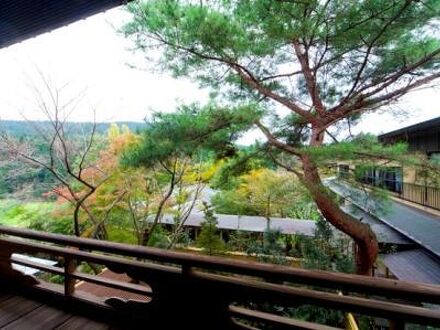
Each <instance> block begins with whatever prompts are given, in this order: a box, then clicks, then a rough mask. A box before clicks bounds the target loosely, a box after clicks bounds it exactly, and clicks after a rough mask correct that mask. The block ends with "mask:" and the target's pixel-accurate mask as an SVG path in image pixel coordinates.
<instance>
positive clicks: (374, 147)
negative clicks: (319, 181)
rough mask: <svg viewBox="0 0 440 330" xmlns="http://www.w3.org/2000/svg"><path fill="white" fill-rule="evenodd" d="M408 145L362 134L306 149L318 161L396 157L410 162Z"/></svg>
mask: <svg viewBox="0 0 440 330" xmlns="http://www.w3.org/2000/svg"><path fill="white" fill-rule="evenodd" d="M407 148H408V146H407V145H406V144H404V143H397V144H393V145H386V146H384V145H383V144H381V143H379V141H378V139H377V136H375V135H371V134H360V135H358V136H355V137H354V138H353V139H351V140H348V141H341V142H339V143H332V144H328V145H324V146H320V147H308V148H306V149H305V151H306V152H307V153H308V154H309V155H310V156H311V157H312V158H313V159H314V160H315V161H316V162H317V163H324V162H328V161H337V160H360V159H363V160H364V161H366V162H373V161H375V160H377V159H381V158H382V159H395V160H399V161H400V160H404V161H405V162H407V163H408V162H409V161H411V160H414V157H412V158H409V156H408V154H407Z"/></svg>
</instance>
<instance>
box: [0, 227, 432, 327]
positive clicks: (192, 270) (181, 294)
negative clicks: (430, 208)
mask: <svg viewBox="0 0 440 330" xmlns="http://www.w3.org/2000/svg"><path fill="white" fill-rule="evenodd" d="M0 234H2V236H0V285H1V286H8V287H9V288H14V290H15V289H16V290H20V291H26V292H32V293H33V294H34V295H36V296H39V297H40V298H41V299H46V300H48V301H49V300H54V299H56V301H59V303H60V304H63V303H66V304H67V303H68V304H70V305H72V304H74V305H75V304H78V306H79V305H81V306H85V305H86V306H92V305H93V306H94V308H98V307H99V308H103V309H106V310H109V311H111V312H112V313H113V312H115V313H116V312H118V313H124V315H126V314H127V313H128V314H129V313H133V314H136V315H137V316H138V317H139V316H141V317H142V318H143V319H145V320H147V321H148V322H150V323H149V324H160V325H161V328H162V329H174V328H177V326H178V328H179V329H189V328H192V329H255V328H267V327H268V326H272V328H277V329H279V328H283V329H285V328H286V329H287V328H289V329H290V328H291V329H298V328H299V329H326V328H325V327H324V326H323V325H318V324H314V323H310V322H304V321H299V320H295V319H292V318H288V317H285V316H280V315H275V314H272V313H269V312H268V310H262V309H261V306H286V307H294V308H295V307H298V306H301V305H304V304H307V305H312V306H317V307H324V308H327V309H333V310H339V311H342V312H347V313H354V314H355V315H369V316H373V317H380V318H385V319H389V320H399V324H404V323H405V322H406V323H418V324H425V325H437V326H438V325H439V324H440V310H439V309H435V308H432V306H433V305H436V304H440V286H435V285H428V284H422V283H410V282H404V281H395V280H389V279H378V278H370V277H364V276H357V275H349V274H341V273H332V272H323V271H311V270H304V269H298V268H291V267H285V266H277V265H270V264H261V263H250V262H244V261H238V260H229V259H224V258H218V257H208V256H200V255H193V254H187V253H180V252H173V251H166V250H160V249H154V248H145V247H139V246H132V245H126V244H117V243H111V242H106V241H98V240H92V239H84V238H76V237H71V236H63V235H56V234H48V233H42V232H37V231H32V230H24V229H17V228H10V227H4V226H0ZM13 253H20V254H28V255H38V256H45V257H50V258H52V259H54V260H60V261H61V264H62V265H64V266H62V267H58V266H47V265H43V264H39V263H35V262H30V261H28V260H25V259H23V258H19V257H18V258H17V257H15V256H12V254H13ZM79 262H88V263H94V264H99V265H103V266H105V267H107V268H109V269H110V270H112V271H113V272H117V273H125V274H127V275H128V276H129V277H130V278H132V279H134V280H135V282H136V283H137V284H134V283H124V282H120V281H116V280H106V279H104V278H102V277H100V276H95V275H90V274H85V273H81V272H79V271H77V267H76V265H77V264H78V263H79ZM13 263H15V264H20V265H25V266H29V267H32V268H37V269H40V270H42V271H43V272H49V273H53V274H58V275H61V276H62V277H64V286H59V285H54V284H50V283H46V282H43V281H42V280H38V279H35V278H33V277H30V276H26V275H23V274H21V273H19V272H18V271H16V270H13V268H12V264H13ZM77 281H86V282H92V283H95V284H97V285H102V286H105V287H111V288H116V289H120V290H124V291H127V292H132V293H136V294H141V295H145V296H148V297H150V298H151V300H150V301H148V302H144V303H141V302H138V303H134V302H132V301H124V300H122V299H117V298H111V299H107V300H104V301H100V300H98V299H96V297H92V296H90V295H87V294H84V293H80V292H79V290H76V286H75V284H76V282H77ZM145 283H146V284H148V286H146V285H144V284H145ZM340 292H342V293H343V295H341V294H340ZM60 306H61V305H60ZM259 306H260V307H259ZM428 306H429V307H428Z"/></svg>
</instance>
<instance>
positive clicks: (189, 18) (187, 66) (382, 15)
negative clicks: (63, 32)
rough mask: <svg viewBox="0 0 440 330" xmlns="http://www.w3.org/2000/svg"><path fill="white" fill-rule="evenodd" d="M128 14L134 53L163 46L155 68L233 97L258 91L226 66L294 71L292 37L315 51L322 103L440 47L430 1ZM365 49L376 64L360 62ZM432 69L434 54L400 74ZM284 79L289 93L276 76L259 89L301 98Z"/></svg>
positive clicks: (165, 2)
mask: <svg viewBox="0 0 440 330" xmlns="http://www.w3.org/2000/svg"><path fill="white" fill-rule="evenodd" d="M128 8H129V11H130V12H131V13H132V14H133V19H132V20H131V21H130V22H129V23H128V24H127V25H126V26H125V27H124V28H123V32H124V33H125V34H126V36H128V37H131V38H132V39H133V41H134V42H135V44H136V46H137V48H138V49H140V50H142V51H147V50H148V49H150V47H155V48H156V47H157V45H158V44H159V45H163V46H164V47H163V56H162V57H161V58H160V64H161V66H162V67H163V68H164V69H166V70H169V71H170V72H172V73H173V74H174V75H175V76H185V77H187V76H190V77H193V78H195V79H197V80H198V81H199V82H200V83H201V84H202V85H205V86H206V85H208V86H210V87H212V89H213V90H217V91H218V90H219V89H223V90H227V91H228V94H229V96H230V97H231V98H234V99H235V100H242V99H243V98H245V97H251V98H253V99H254V98H256V97H257V94H256V93H255V91H254V90H252V89H251V88H247V87H248V86H246V85H245V86H243V81H242V80H241V79H240V78H239V70H238V69H237V67H234V65H233V64H235V63H238V64H240V65H246V70H248V71H249V72H252V76H253V77H255V79H256V80H259V79H262V78H264V77H273V76H276V75H277V74H279V73H280V70H279V69H280V66H284V67H289V66H290V67H296V65H295V64H296V63H297V60H296V59H295V58H294V57H292V56H291V54H290V51H291V48H290V47H291V46H290V45H291V44H292V41H294V40H299V41H301V42H304V43H307V42H310V43H309V47H311V48H312V51H314V52H315V53H316V54H320V55H322V57H323V60H324V61H323V63H322V65H321V66H320V67H319V68H317V69H318V70H317V71H318V73H317V74H316V79H317V85H318V86H319V87H320V89H321V98H322V99H323V100H324V101H325V102H326V104H328V105H333V104H335V103H336V101H337V100H338V99H342V98H343V96H344V95H347V93H348V92H349V90H350V86H353V84H354V83H355V81H356V79H358V78H357V77H356V74H353V72H357V71H358V70H360V69H361V68H362V71H363V74H362V81H361V82H360V83H358V85H359V86H358V87H359V88H362V87H364V86H368V85H371V84H374V83H377V82H378V81H383V80H385V78H388V77H389V76H391V75H392V73H393V72H396V71H397V70H401V68H402V66H405V65H410V64H412V63H417V61H418V60H420V59H421V58H423V57H424V56H426V55H427V54H430V53H433V52H435V51H436V50H438V49H439V47H440V45H439V43H440V42H439V39H438V35H435V34H433V33H432V31H435V30H436V24H437V21H436V20H437V18H438V15H439V11H440V5H439V2H438V1H436V0H427V1H424V2H423V3H422V2H419V1H410V2H408V1H404V0H401V1H393V2H391V3H389V2H384V1H352V2H347V1H344V0H334V1H330V2H326V1H324V2H322V1H272V0H259V1H248V0H239V1H223V0H213V1H209V2H203V3H200V2H199V1H178V0H153V1H139V2H135V3H133V4H131V5H129V7H128ZM312 41H313V42H312ZM368 46H370V47H371V50H370V51H371V53H372V54H374V60H371V61H366V62H364V55H365V52H366V49H367V48H368ZM231 63H233V64H231ZM439 66H440V62H439V57H438V56H434V57H433V59H431V60H429V61H425V62H423V63H422V64H421V65H419V66H418V67H417V69H416V72H410V73H409V74H408V75H407V76H406V77H407V78H408V79H409V78H410V74H414V73H416V74H426V73H427V72H432V71H434V70H436V69H438V68H439ZM225 67H230V68H232V70H225ZM234 69H236V70H234ZM291 78H292V80H293V81H294V83H295V85H296V86H297V87H298V88H296V91H295V93H294V92H292V89H291V88H289V86H290V85H289V84H290V81H286V80H282V79H267V80H263V81H264V82H265V83H264V84H263V86H264V87H266V88H269V89H270V90H272V91H277V92H278V93H280V94H281V95H282V96H283V97H286V98H291V99H297V100H301V96H304V94H306V90H307V89H306V87H305V83H304V78H303V76H302V75H296V76H295V75H292V76H291ZM225 85H226V86H225ZM227 87H231V88H230V89H228V88H227ZM292 94H293V95H292ZM265 101H267V102H268V103H269V100H265Z"/></svg>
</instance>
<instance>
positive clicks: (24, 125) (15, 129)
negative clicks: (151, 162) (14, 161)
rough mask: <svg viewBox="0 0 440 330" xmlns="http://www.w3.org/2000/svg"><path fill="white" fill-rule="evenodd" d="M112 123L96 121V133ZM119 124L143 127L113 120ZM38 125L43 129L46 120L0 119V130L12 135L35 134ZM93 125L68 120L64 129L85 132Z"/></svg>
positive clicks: (138, 128)
mask: <svg viewBox="0 0 440 330" xmlns="http://www.w3.org/2000/svg"><path fill="white" fill-rule="evenodd" d="M111 124H112V123H97V126H96V131H97V133H98V134H105V133H106V132H107V130H108V128H109V127H110V125H111ZM115 124H118V125H119V126H122V125H127V126H128V127H129V128H130V130H132V131H133V132H137V131H139V130H141V129H142V128H144V127H145V124H144V123H137V122H115ZM36 126H37V127H40V128H42V129H44V128H45V127H49V122H48V121H22V120H1V121H0V132H7V133H8V134H10V135H13V136H17V137H20V136H32V135H36V134H37V132H36V130H35V127H36ZM92 127H93V123H91V122H84V123H78V122H69V123H67V124H66V130H67V131H68V133H69V134H72V135H78V134H87V132H90V131H91V129H92Z"/></svg>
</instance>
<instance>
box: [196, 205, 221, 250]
mask: <svg viewBox="0 0 440 330" xmlns="http://www.w3.org/2000/svg"><path fill="white" fill-rule="evenodd" d="M203 213H204V215H205V220H204V221H203V222H202V226H201V229H200V234H199V235H198V237H197V240H196V244H197V246H199V247H200V248H202V249H203V250H204V251H205V252H206V253H207V254H209V255H213V254H219V253H222V252H223V251H224V250H225V242H224V241H223V240H222V239H221V238H220V235H219V233H218V230H217V218H216V217H215V216H214V212H213V210H212V208H211V207H210V206H209V205H208V204H207V203H203Z"/></svg>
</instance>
